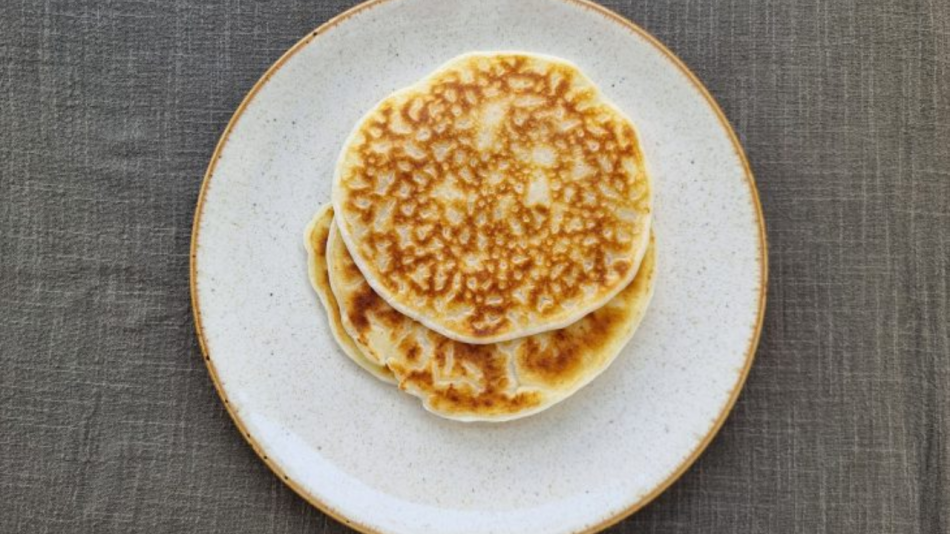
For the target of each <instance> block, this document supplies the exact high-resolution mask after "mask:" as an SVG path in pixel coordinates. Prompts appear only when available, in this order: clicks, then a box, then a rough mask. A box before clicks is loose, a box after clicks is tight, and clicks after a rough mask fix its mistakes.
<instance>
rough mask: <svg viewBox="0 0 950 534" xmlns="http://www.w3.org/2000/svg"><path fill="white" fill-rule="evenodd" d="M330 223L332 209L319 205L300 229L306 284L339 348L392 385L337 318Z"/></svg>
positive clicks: (387, 372)
mask: <svg viewBox="0 0 950 534" xmlns="http://www.w3.org/2000/svg"><path fill="white" fill-rule="evenodd" d="M332 221H333V206H332V205H330V204H326V205H324V206H321V207H320V209H319V210H318V211H317V213H316V215H314V217H313V219H312V220H311V221H310V223H309V224H307V227H306V229H305V230H304V248H305V249H306V250H307V274H308V277H309V279H310V285H311V286H312V287H313V289H314V291H315V292H316V293H317V296H318V297H319V299H320V303H321V304H323V309H324V311H325V312H326V314H327V319H328V322H329V324H330V332H331V333H332V334H333V338H334V339H335V340H336V343H337V345H339V346H340V349H342V350H343V352H344V353H345V354H346V355H347V356H348V357H349V358H350V359H351V360H353V362H355V363H356V364H357V365H359V366H360V367H362V368H363V369H365V370H366V371H368V372H369V373H370V374H372V375H373V376H375V377H376V378H378V379H380V380H382V381H384V382H389V383H395V378H394V377H393V374H392V371H390V370H389V369H388V368H387V367H385V366H380V365H377V364H376V363H374V362H373V361H372V360H370V359H369V358H367V357H366V355H365V354H363V351H362V350H360V347H359V345H357V344H356V343H355V342H354V341H353V339H352V338H351V337H350V336H349V334H347V333H346V329H345V328H344V327H343V324H342V322H341V316H340V306H339V304H338V303H337V301H336V297H335V296H334V295H333V291H331V289H330V275H329V272H328V270H327V256H326V251H327V241H328V238H329V237H330V228H331V223H332Z"/></svg>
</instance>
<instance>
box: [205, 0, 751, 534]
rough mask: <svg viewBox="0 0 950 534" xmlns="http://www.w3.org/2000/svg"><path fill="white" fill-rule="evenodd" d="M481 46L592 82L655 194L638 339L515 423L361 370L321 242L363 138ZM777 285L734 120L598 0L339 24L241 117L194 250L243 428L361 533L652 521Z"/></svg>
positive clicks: (731, 384)
mask: <svg viewBox="0 0 950 534" xmlns="http://www.w3.org/2000/svg"><path fill="white" fill-rule="evenodd" d="M472 50H525V51H530V52H538V53H544V54H551V55H555V56H560V57H563V58H565V59H568V60H570V61H573V62H574V63H576V64H577V65H578V66H580V68H581V69H583V70H584V72H585V73H587V74H588V75H589V76H590V77H591V78H592V79H593V80H594V81H595V83H597V84H598V85H599V86H600V88H601V89H602V90H603V91H604V93H605V95H606V97H607V98H608V99H610V100H611V101H613V102H615V103H616V104H617V105H619V106H620V107H621V108H623V109H624V111H626V113H627V114H628V115H629V116H630V117H631V118H632V120H633V121H634V122H635V124H636V125H637V127H638V129H639V132H640V136H641V144H642V147H643V151H644V154H645V157H646V158H647V161H648V164H649V167H650V169H651V171H652V172H653V175H654V177H655V187H656V200H655V205H656V211H655V231H656V236H657V245H658V249H657V256H658V264H657V265H658V275H657V286H656V293H655V296H654V298H653V303H652V304H651V307H650V309H649V311H648V312H647V316H646V318H645V319H644V321H643V323H642V325H641V327H640V330H639V331H638V333H637V335H636V337H635V338H634V339H633V341H632V342H631V343H630V344H629V345H628V346H627V348H626V349H625V350H624V352H623V353H622V354H621V355H620V356H619V357H618V359H617V361H616V362H615V363H614V364H613V365H612V366H611V367H610V368H609V369H608V370H607V371H606V372H605V373H604V374H603V375H601V376H600V377H599V378H597V379H596V380H595V381H594V382H593V383H592V384H590V385H589V386H587V387H586V388H584V389H583V390H581V391H580V392H579V393H577V394H576V395H575V396H574V397H572V398H570V399H568V400H567V401H565V402H563V403H562V404H560V405H558V406H555V407H554V408H552V409H550V410H548V411H546V412H543V413H541V414H539V415H536V416H533V417H530V418H527V419H524V420H519V421H515V422H512V423H504V424H497V425H491V424H463V423H458V422H453V421H448V420H443V419H440V418H438V417H435V416H433V415H431V414H429V413H427V412H425V411H424V410H423V409H422V408H421V407H420V406H419V404H418V402H417V401H416V400H415V399H414V398H411V397H410V396H408V395H405V394H403V393H400V392H399V391H397V390H396V389H395V388H393V387H392V386H389V385H387V384H383V383H381V382H379V381H378V380H376V379H375V378H373V377H372V376H370V375H369V374H368V373H366V372H365V371H363V370H361V369H359V368H358V367H357V366H356V365H355V364H353V363H352V362H351V361H350V360H349V359H348V358H346V357H345V356H344V355H343V354H342V352H340V350H339V349H338V348H337V347H336V345H335V343H334V341H333V339H332V337H331V335H330V333H329V330H328V325H327V321H326V318H325V317H324V314H323V311H322V309H321V307H320V303H319V302H318V300H317V296H316V295H315V294H314V292H313V291H312V290H311V289H310V287H309V283H308V281H307V270H306V256H305V252H304V250H303V246H302V238H301V235H302V232H303V228H304V226H305V225H306V224H307V222H308V221H309V220H310V218H311V216H312V215H313V214H314V212H315V211H316V210H317V208H318V207H319V206H320V205H321V204H323V203H325V202H327V201H328V200H329V198H330V183H331V178H332V174H333V167H334V163H335V161H336V157H337V153H338V151H339V149H340V146H341V143H342V142H343V140H344V139H345V138H346V136H347V134H348V133H349V132H350V129H351V128H352V126H353V124H354V123H355V121H356V120H357V119H359V118H360V117H361V116H362V114H363V113H364V112H365V111H366V110H367V109H369V108H370V107H371V106H372V105H373V104H374V103H375V102H377V101H378V100H379V99H381V98H382V97H384V96H386V95H387V94H388V93H390V92H391V91H393V90H395V89H398V88H401V87H404V86H407V85H409V84H411V83H413V82H414V81H416V80H417V79H419V78H421V77H422V76H424V75H426V74H427V73H429V72H430V71H431V70H433V69H434V68H436V67H438V66H439V65H441V64H442V63H444V62H445V61H446V60H448V59H450V58H452V57H454V56H456V55H458V54H461V53H464V52H468V51H472ZM766 273H767V270H766V250H765V234H764V225H763V221H762V217H761V209H760V207H759V203H758V198H757V195H756V191H755V185H754V183H753V180H752V176H751V173H750V172H749V169H748V165H747V163H746V161H745V158H744V156H743V154H742V149H741V147H740V146H739V145H738V142H737V140H736V138H735V135H734V134H733V133H732V131H731V129H730V128H729V126H728V123H727V122H726V120H725V118H724V117H723V116H722V114H721V112H720V111H719V109H718V107H717V106H716V104H715V103H714V102H713V101H712V99H711V98H710V97H709V95H708V93H707V92H706V90H705V89H704V88H703V87H702V85H700V83H699V82H698V81H697V80H696V79H695V78H694V77H693V76H692V75H691V74H690V73H689V71H687V70H686V68H685V67H684V66H683V65H682V64H681V63H680V62H679V61H678V60H677V59H676V58H675V57H673V56H672V55H671V54H670V53H669V52H668V51H667V50H666V49H665V48H663V47H662V45H660V44H659V43H658V42H656V41H655V40H654V39H653V38H652V37H650V36H649V35H647V34H646V33H644V32H643V31H642V30H640V29H638V28H637V27H635V26H634V25H632V24H631V23H629V22H627V21H625V20H623V19H621V18H620V17H618V16H616V15H614V14H612V13H609V12H607V11H605V10H603V9H602V8H599V7H597V6H595V5H593V4H588V3H585V2H582V1H579V0H519V1H518V2H512V1H508V0H487V1H479V2H470V1H466V0H379V1H373V2H369V3H367V4H363V5H361V6H359V7H357V8H355V9H353V10H351V11H349V12H347V13H345V14H343V15H341V16H340V17H337V18H336V19H334V20H331V21H330V22H329V23H327V24H326V25H324V26H322V27H321V28H320V29H318V30H317V31H315V32H313V33H312V34H310V35H308V36H307V37H306V38H304V39H303V40H302V41H301V42H299V43H298V44H297V45H295V46H294V47H293V48H292V49H291V50H290V51H288V53H287V54H286V55H285V56H284V57H282V58H281V59H280V60H279V61H278V62H277V63H276V64H275V65H274V66H273V67H272V68H271V69H270V70H269V71H268V72H267V73H266V74H265V75H264V77H263V78H262V79H261V81H260V82H259V83H258V84H257V85H256V86H255V87H254V88H253V90H252V91H251V92H250V94H249V95H248V97H247V99H246V100H245V101H244V102H243V103H242V105H241V107H240V108H238V110H237V112H236V113H235V115H234V118H233V119H232V121H231V123H230V125H229V126H228V129H227V130H226V131H225V133H224V135H223V136H222V138H221V142H220V144H219V145H218V148H217V150H216V151H215V154H214V156H213V159H212V162H211V165H210V167H209V169H208V174H207V176H206V177H205V183H204V187H203V189H202V194H201V197H200V199H199V201H198V207H197V213H196V216H195V227H194V235H193V238H192V298H193V304H194V308H195V319H196V323H197V327H198V335H199V338H200V339H201V344H202V347H203V349H204V351H205V355H206V358H207V363H208V367H209V369H210V371H211V376H212V379H213V380H214V383H215V386H216V387H217V388H218V391H219V392H220V394H221V396H222V398H223V399H224V402H225V403H226V405H227V407H228V410H229V412H230V413H231V415H232V416H233V418H234V420H235V422H236V423H237V425H238V426H239V427H240V428H241V431H242V433H243V434H244V435H245V436H246V437H247V439H248V441H249V442H250V444H251V446H252V447H254V449H255V450H256V451H257V452H258V454H260V456H261V458H262V459H263V461H265V462H267V464H268V465H269V466H270V467H271V468H272V469H273V470H274V471H275V473H277V475H278V476H279V477H281V478H282V479H283V480H284V481H285V482H286V483H287V484H288V485H290V486H291V487H292V488H293V489H294V490H295V491H297V492H298V493H300V495H301V496H303V497H304V498H305V499H307V500H308V501H309V502H311V503H313V504H314V505H316V506H318V507H319V508H321V509H322V510H324V511H326V512H327V513H329V514H330V515H332V516H334V517H336V518H337V519H339V520H340V521H343V522H345V523H347V524H349V525H350V526H352V527H354V528H356V529H357V530H360V531H365V532H386V533H389V532H393V533H396V532H398V533H412V534H419V533H429V532H431V533H443V534H444V533H463V532H464V533H472V532H497V533H523V532H558V533H575V532H592V531H596V530H599V529H601V528H604V527H606V526H608V525H610V524H612V523H614V522H616V521H619V520H620V519H622V518H623V517H625V516H627V515H629V514H630V513H632V512H634V511H636V510H637V509H639V508H640V507H642V506H644V505H645V504H646V503H648V502H649V501H650V500H652V499H653V498H654V497H656V496H657V495H658V494H659V493H660V492H662V491H663V490H664V489H665V488H666V487H668V486H669V485H670V484H671V483H672V482H673V481H675V480H676V479H677V478H678V477H679V476H680V475H681V474H682V473H683V472H684V471H685V470H686V469H687V468H688V467H689V465H690V464H691V463H692V462H693V461H694V460H695V459H696V457H697V456H698V455H699V454H700V453H701V452H702V450H703V449H704V448H705V447H706V445H707V444H708V443H709V441H710V440H711V439H712V438H713V436H714V435H715V433H716V431H717V430H718V429H719V427H720V426H721V424H722V423H723V421H724V420H725V418H726V415H727V414H728V412H729V410H730V409H731V407H732V405H733V403H734V402H735V400H736V397H737V396H738V394H739V390H740V389H741V386H742V384H743V381H744V380H745V377H746V375H747V373H748V371H749V367H750V365H751V363H752V359H753V355H754V352H755V347H756V344H757V342H758V335H759V331H760V328H761V321H762V313H763V310H764V306H765V289H766V287H765V286H766Z"/></svg>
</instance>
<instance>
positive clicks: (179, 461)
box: [0, 0, 950, 534]
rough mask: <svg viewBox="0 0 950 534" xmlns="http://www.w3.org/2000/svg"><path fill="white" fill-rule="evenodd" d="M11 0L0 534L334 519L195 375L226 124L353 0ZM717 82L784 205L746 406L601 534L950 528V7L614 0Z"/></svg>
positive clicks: (0, 116)
mask: <svg viewBox="0 0 950 534" xmlns="http://www.w3.org/2000/svg"><path fill="white" fill-rule="evenodd" d="M352 3H353V2H349V1H333V2H326V3H315V2H304V1H299V0H297V1H291V2H272V3H264V2H261V3H257V2H251V1H244V0H233V1H226V2H215V3H211V2H204V1H199V0H175V1H172V0H169V1H159V0H154V1H151V0H135V1H98V2H95V1H77V0H45V1H44V0H35V1H31V0H3V1H2V2H0V532H2V533H7V532H31V533H32V532H39V533H42V532H69V533H72V532H97V533H98V532H123V533H125V532H149V533H156V532H169V533H172V532H202V533H206V532H207V533H213V532H220V533H228V534H232V533H235V532H270V533H284V532H288V533H289V532H334V533H340V532H346V531H347V529H346V528H345V527H343V526H341V525H339V524H337V523H336V522H334V521H333V520H331V519H328V518H327V517H325V516H324V515H323V514H321V513H320V512H319V511H317V510H316V509H314V508H311V507H310V505H308V504H307V503H306V502H304V501H303V500H302V499H300V498H299V497H297V496H296V495H294V494H293V493H292V492H291V491H290V490H289V489H287V488H286V487H284V486H283V484H281V482H280V481H279V480H278V479H277V478H275V477H274V476H273V475H272V474H271V473H270V472H269V471H268V470H267V468H266V467H265V466H264V464H263V463H261V462H260V461H258V459H257V457H256V456H255V455H254V453H253V452H252V451H251V449H250V448H249V447H248V446H247V445H246V444H245V443H244V440H243V439H241V437H240V436H239V435H238V433H237V432H236V430H235V427H234V425H233V424H232V423H231V421H230V419H229V418H228V416H227V414H226V413H225V411H224V408H223V406H222V404H221V402H220V401H219V400H218V398H217V396H216V394H215V393H214V390H213V388H212V385H211V381H210V380H209V378H208V375H207V372H206V370H205V367H204V364H203V362H202V360H201V358H200V357H199V349H198V345H197V342H196V340H195V335H194V326H193V323H192V317H191V312H190V307H189V306H190V305H189V290H188V251H189V239H190V236H191V222H192V214H193V209H194V205H195V200H196V195H197V193H198V188H199V186H200V184H201V179H202V175H203V173H204V170H205V166H206V165H207V162H208V159H209V156H210V155H211V152H212V149H213V147H214V145H215V142H216V141H217V139H218V136H219V135H220V134H221V132H222V130H223V128H224V126H225V124H226V122H227V121H228V118H229V117H230V116H231V113H232V112H233V111H234V110H235V108H236V107H237V105H238V103H239V102H240V101H241V99H242V98H243V97H244V95H245V93H246V92H247V91H248V89H249V88H250V87H251V85H252V84H253V83H254V82H255V81H256V80H257V78H258V77H259V76H260V75H261V74H262V73H263V72H264V70H265V69H266V68H267V67H268V66H269V65H270V64H271V63H272V62H273V61H274V60H275V59H277V57H278V56H280V55H281V53H282V52H284V50H286V49H287V48H288V47H289V46H291V45H292V44H293V43H294V42H295V41H296V40H297V39H298V38H299V37H300V36H302V35H303V34H305V33H306V32H307V31H309V30H311V29H312V28H314V27H315V26H317V25H318V24H320V23H322V22H323V21H325V20H326V19H327V18H329V17H331V16H332V15H334V14H336V13H338V12H340V11H341V10H343V9H344V8H347V7H349V6H350V5H352ZM607 5H608V7H611V8H613V9H615V10H617V11H619V12H620V13H622V14H624V15H626V16H627V17H629V18H631V19H632V20H634V21H636V22H638V23H640V24H641V25H643V26H644V27H645V28H646V29H647V30H648V31H650V32H652V33H653V34H654V35H656V36H657V37H659V38H660V39H661V40H662V41H663V42H665V43H666V44H668V45H669V46H670V48H671V49H672V50H673V51H674V52H676V53H677V54H678V55H679V56H680V57H681V58H683V59H684V61H685V62H686V63H687V64H688V65H690V66H691V67H692V68H693V69H694V70H695V71H696V73H697V74H698V75H699V77H700V78H701V79H702V80H703V81H704V82H705V83H706V85H707V86H708V87H709V89H710V91H711V92H712V93H713V95H714V96H715V97H716V98H717V99H718V100H719V102H720V103H721V105H722V107H723V108H724V110H725V112H726V115H727V116H728V117H729V118H730V120H731V121H732V123H733V124H734V126H735V129H736V131H737V132H738V134H739V136H740V137H741V139H742V141H743V143H744V145H745V147H746V150H747V151H748V155H749V159H750V161H751V164H752V167H753V169H754V171H755V174H756V177H757V180H758V185H759V191H760V193H761V196H762V204H763V206H764V209H765V214H766V220H767V223H768V235H769V240H770V245H771V250H770V263H771V273H770V278H771V280H770V282H771V283H770V285H769V296H768V298H769V305H768V313H767V315H766V324H765V329H764V331H763V335H762V343H761V346H760V348H759V352H758V359H757V361H756V363H755V366H754V367H753V369H752V373H751V375H750V377H749V380H748V383H747V385H746V388H745V391H744V392H743V394H742V396H741V398H740V399H739V402H738V404H737V406H736V409H735V411H734V412H733V414H732V416H731V417H730V418H729V420H728V422H727V423H726V425H725V426H724V428H723V429H722V432H721V433H720V435H719V437H718V438H717V439H716V440H715V441H714V442H713V444H712V446H711V447H710V448H709V449H708V451H707V452H706V454H705V455H703V457H702V458H701V459H700V460H699V461H698V462H697V463H696V465H695V466H694V467H693V468H692V469H690V470H689V472H687V473H686V475H685V476H684V477H683V478H682V479H681V480H680V481H679V482H677V483H676V484H675V485H674V486H673V487H672V488H671V489H670V490H669V491H668V492H667V493H666V494H664V495H663V496H661V497H660V498H659V499H658V500H657V501H656V502H654V503H653V504H652V505H650V506H649V507H648V508H646V509H645V510H644V511H642V512H641V513H639V514H637V515H635V516H634V517H632V518H630V519H628V520H627V521H625V522H623V523H622V524H620V525H619V526H617V527H615V529H614V530H613V532H631V533H632V532H642V533H654V532H656V533H685V532H703V533H724V532H735V533H747V532H763V533H785V532H789V533H791V532H801V533H813V532H833V533H871V532H873V533H888V532H894V533H907V532H919V533H927V534H930V533H940V532H950V513H948V510H950V335H948V322H950V287H948V285H950V280H948V279H950V2H947V1H946V0H906V1H905V0H894V1H878V2H867V1H858V0H844V1H836V2H830V1H828V2H825V1H815V0H811V1H784V0H764V1H763V0H722V1H710V2H701V1H697V0H684V1H670V2H656V1H649V2H648V1H627V0H616V1H612V2H607Z"/></svg>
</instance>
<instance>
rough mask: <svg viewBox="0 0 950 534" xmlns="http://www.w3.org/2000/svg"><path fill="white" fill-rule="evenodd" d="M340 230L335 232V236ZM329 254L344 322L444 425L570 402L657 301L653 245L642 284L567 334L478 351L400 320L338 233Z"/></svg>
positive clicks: (630, 287)
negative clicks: (445, 419)
mask: <svg viewBox="0 0 950 534" xmlns="http://www.w3.org/2000/svg"><path fill="white" fill-rule="evenodd" d="M331 232H334V230H331ZM334 234H335V235H331V238H330V239H331V242H330V246H329V251H328V262H329V264H330V269H331V273H330V281H331V287H332V288H333V291H334V293H335V294H336V295H337V299H338V302H340V303H341V304H342V306H341V311H342V314H343V315H342V322H343V325H344V328H346V330H347V332H348V333H349V334H350V335H351V337H352V338H353V340H354V341H355V343H356V345H357V346H359V347H360V348H361V350H362V351H363V352H364V353H365V354H366V355H367V357H368V358H369V359H370V360H374V361H380V362H385V364H386V365H387V366H388V367H389V368H390V370H391V371H392V372H393V374H394V375H395V377H396V381H397V383H398V384H399V387H400V388H402V389H404V390H406V391H408V392H410V393H412V394H414V395H416V396H418V397H420V398H421V399H422V400H423V402H424V404H425V405H426V407H427V408H428V409H429V410H431V411H433V412H435V413H437V414H439V415H442V416H444V417H449V418H454V419H463V420H506V419H513V418H516V417H521V416H524V415H529V414H531V413H535V412H537V411H540V410H542V409H544V408H547V407H549V406H551V405H553V404H554V403H556V402H558V401H559V400H562V399H563V398H566V397H567V396H569V395H570V394H572V393H573V392H574V391H576V390H577V389H578V388H579V387H581V386H583V385H584V384H586V383H587V382H588V381H590V380H591V379H593V378H594V377H595V376H596V375H597V374H599V373H600V372H601V371H603V370H604V369H605V368H606V367H607V366H608V365H609V364H610V362H611V361H612V360H613V359H614V357H615V356H616V354H617V353H618V352H619V351H620V349H621V348H622V347H623V346H624V345H625V344H626V342H627V341H628V340H629V338H630V337H631V336H632V334H633V331H634V330H635V329H636V327H637V326H638V324H639V321H640V319H641V318H642V316H643V313H644V311H645V310H646V306H647V304H648V302H649V299H650V296H651V295H652V288H653V281H654V254H653V249H654V247H652V246H651V247H650V248H649V249H648V251H647V254H646V256H645V258H644V260H643V263H642V267H641V269H640V271H639V273H638V274H637V276H636V277H635V278H634V280H633V281H632V282H631V283H630V284H629V285H628V286H627V287H626V288H625V289H624V290H623V291H621V292H620V293H619V294H618V295H617V296H616V297H614V298H613V299H612V300H611V301H609V302H608V303H607V304H606V305H605V306H604V307H602V308H600V309H598V310H596V311H594V312H593V313H591V314H589V315H587V316H585V317H583V318H582V319H580V320H579V321H577V322H575V323H574V324H571V325H569V326H567V327H566V328H563V329H560V330H556V331H551V332H546V333H542V334H535V335H533V336H529V337H526V338H520V339H516V340H512V341H507V342H501V343H493V344H482V345H473V344H467V343H462V342H459V341H456V340H453V339H451V338H447V337H445V336H442V335H441V334H439V333H437V332H435V331H433V330H431V329H429V328H426V327H425V326H424V325H422V324H420V323H418V322H416V321H414V320H412V319H410V318H409V317H407V316H405V315H403V314H401V313H399V312H397V311H396V310H395V309H393V308H392V307H391V306H390V305H389V304H388V303H387V302H386V301H385V300H383V299H382V298H380V297H379V296H378V295H377V294H376V293H375V292H374V291H373V289H372V288H371V287H370V286H369V285H368V284H367V283H366V281H365V279H364V278H363V275H362V273H361V272H360V270H359V269H358V268H357V266H356V264H355V262H354V261H353V259H352V257H351V256H350V255H349V253H348V251H347V249H346V247H345V246H344V244H343V242H342V239H341V238H340V237H339V235H338V233H335V232H334Z"/></svg>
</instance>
